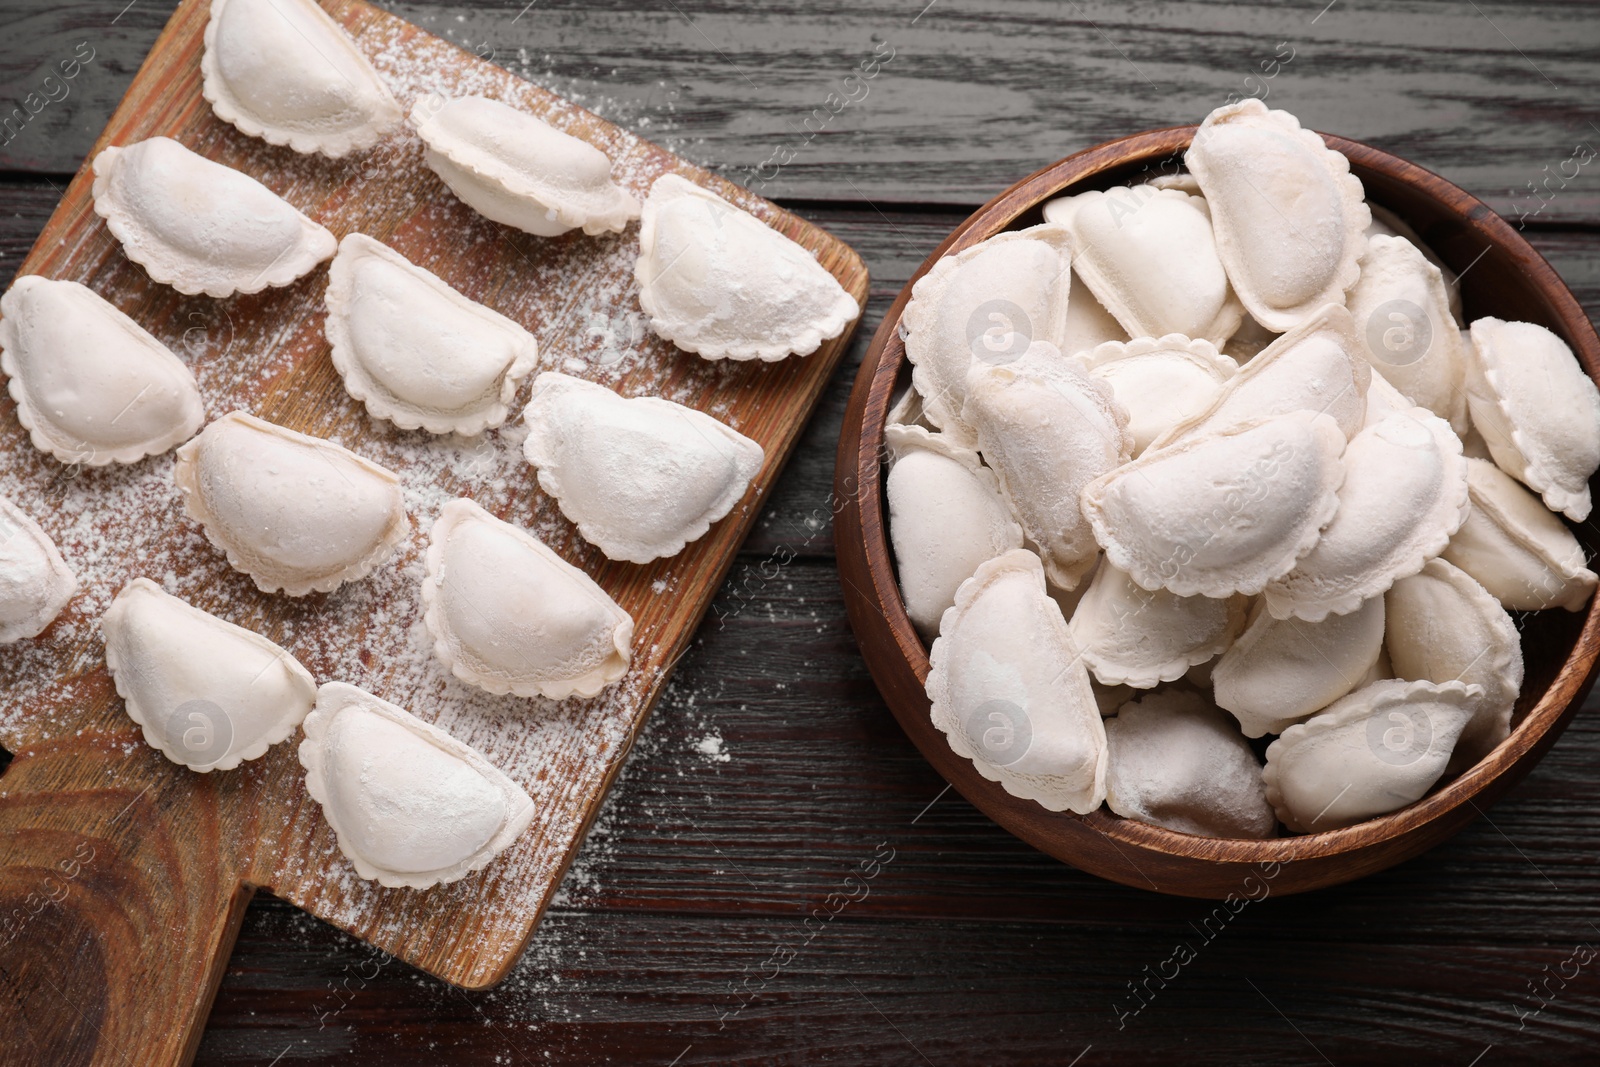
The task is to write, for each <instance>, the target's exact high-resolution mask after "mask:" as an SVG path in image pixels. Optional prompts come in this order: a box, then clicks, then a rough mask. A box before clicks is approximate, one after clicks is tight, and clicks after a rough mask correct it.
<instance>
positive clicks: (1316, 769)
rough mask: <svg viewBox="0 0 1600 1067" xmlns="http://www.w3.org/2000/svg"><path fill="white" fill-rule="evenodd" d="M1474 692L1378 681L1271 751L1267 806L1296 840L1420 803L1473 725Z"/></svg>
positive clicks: (1454, 685) (1453, 685)
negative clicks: (1298, 835) (1464, 732)
mask: <svg viewBox="0 0 1600 1067" xmlns="http://www.w3.org/2000/svg"><path fill="white" fill-rule="evenodd" d="M1479 694H1480V691H1479V690H1478V688H1477V687H1476V686H1469V685H1466V684H1464V683H1462V682H1445V683H1443V684H1442V685H1435V684H1433V683H1432V682H1407V681H1400V680H1397V679H1391V680H1389V681H1382V682H1374V683H1373V684H1372V685H1369V686H1367V687H1365V688H1363V689H1358V690H1356V691H1355V692H1354V693H1351V694H1350V695H1349V696H1346V697H1343V698H1342V699H1340V700H1338V701H1336V702H1334V704H1333V706H1331V707H1329V708H1328V709H1327V710H1326V711H1323V712H1321V713H1319V714H1317V715H1313V716H1312V717H1311V718H1310V719H1308V720H1306V721H1305V722H1303V723H1299V724H1298V725H1295V726H1291V727H1289V728H1288V729H1287V730H1285V731H1284V732H1283V736H1282V737H1280V738H1278V739H1277V740H1276V741H1274V742H1272V744H1270V745H1268V746H1267V766H1266V769H1265V770H1264V771H1263V772H1262V777H1263V779H1264V780H1265V781H1266V784H1267V799H1268V800H1269V801H1271V802H1272V806H1273V808H1274V809H1276V811H1277V813H1278V818H1279V819H1281V820H1283V824H1284V825H1285V826H1287V827H1288V828H1289V829H1291V830H1293V831H1295V832H1296V833H1312V832H1313V831H1322V830H1336V829H1338V828H1340V827H1342V826H1351V825H1353V824H1355V823H1358V822H1361V821H1362V820H1364V819H1370V818H1372V817H1373V816H1375V815H1385V814H1387V813H1389V812H1391V811H1396V810H1398V809H1400V808H1403V807H1405V806H1406V805H1408V804H1413V803H1415V802H1416V801H1418V800H1421V799H1422V797H1423V795H1424V794H1425V793H1427V791H1428V790H1429V789H1432V788H1433V784H1434V783H1435V782H1437V781H1438V780H1439V777H1440V776H1441V775H1442V774H1444V770H1445V764H1446V763H1447V762H1448V761H1449V759H1450V753H1451V752H1452V751H1453V750H1454V749H1455V746H1456V741H1457V739H1458V738H1459V737H1460V736H1461V731H1462V729H1463V728H1464V727H1465V726H1466V724H1467V722H1468V721H1469V720H1470V719H1471V718H1472V701H1473V700H1474V699H1475V698H1476V697H1477V696H1478V695H1479Z"/></svg>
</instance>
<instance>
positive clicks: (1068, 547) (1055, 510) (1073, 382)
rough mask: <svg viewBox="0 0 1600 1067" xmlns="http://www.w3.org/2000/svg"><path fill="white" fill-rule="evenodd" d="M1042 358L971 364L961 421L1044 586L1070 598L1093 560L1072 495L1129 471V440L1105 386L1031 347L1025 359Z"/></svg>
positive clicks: (1124, 417) (1042, 346)
mask: <svg viewBox="0 0 1600 1067" xmlns="http://www.w3.org/2000/svg"><path fill="white" fill-rule="evenodd" d="M1040 350H1044V351H1043V353H1042V354H1038V355H1037V356H1036V355H1030V356H1028V357H1026V358H1025V359H1024V360H1019V361H1018V365H1016V366H1011V365H1006V364H998V365H990V364H986V363H974V364H973V365H972V369H971V372H970V374H969V375H968V378H967V389H966V403H965V406H964V407H963V408H962V420H963V421H964V422H966V423H967V424H968V425H970V426H971V427H973V429H974V430H975V431H976V433H977V438H978V441H977V444H978V451H979V452H980V453H982V455H983V458H984V460H985V461H986V462H987V463H988V464H989V466H990V467H992V468H994V471H995V473H996V475H998V476H999V478H1000V489H1001V492H1002V493H1004V494H1005V498H1006V500H1007V502H1008V503H1010V505H1011V509H1012V511H1013V513H1014V514H1015V515H1016V516H1017V519H1018V520H1019V521H1020V522H1021V524H1022V531H1023V533H1025V534H1027V535H1028V537H1029V539H1030V540H1032V541H1033V543H1034V544H1036V545H1038V546H1039V554H1040V556H1041V557H1042V558H1043V560H1044V568H1045V573H1046V574H1047V575H1049V577H1050V581H1051V582H1053V583H1055V584H1056V585H1058V586H1060V587H1061V588H1063V589H1071V588H1073V586H1075V585H1077V583H1078V580H1079V579H1080V578H1082V577H1083V575H1084V574H1085V573H1087V572H1088V570H1089V568H1090V567H1092V566H1093V565H1094V561H1095V556H1096V554H1097V551H1098V550H1097V549H1096V547H1095V541H1094V534H1093V532H1092V531H1091V530H1090V529H1089V524H1088V521H1087V520H1086V519H1085V518H1084V516H1083V512H1082V510H1081V508H1080V507H1079V505H1078V494H1079V492H1080V491H1081V490H1082V489H1083V487H1084V486H1085V485H1087V484H1088V483H1089V482H1090V481H1092V480H1093V479H1095V478H1097V477H1099V476H1100V475H1102V474H1105V473H1106V472H1108V471H1110V470H1112V469H1114V468H1116V467H1118V466H1119V465H1120V464H1122V463H1125V462H1127V459H1128V456H1129V454H1130V452H1131V451H1132V447H1133V438H1132V436H1131V435H1130V434H1129V433H1128V430H1127V425H1128V414H1127V412H1126V411H1124V410H1123V408H1122V406H1121V405H1120V404H1118V403H1117V401H1116V398H1115V397H1114V396H1113V395H1112V392H1111V387H1110V386H1108V385H1106V384H1105V383H1104V382H1099V381H1095V380H1094V379H1093V378H1090V377H1089V376H1088V375H1087V374H1085V373H1084V372H1083V371H1082V370H1081V369H1079V367H1078V366H1077V365H1075V364H1072V363H1069V362H1067V361H1065V360H1063V359H1061V358H1060V353H1059V352H1057V351H1056V350H1055V349H1054V348H1053V347H1052V346H1050V345H1049V344H1047V343H1046V342H1042V341H1036V342H1034V345H1033V346H1031V351H1032V352H1033V353H1040ZM1041 364H1042V366H1041Z"/></svg>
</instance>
